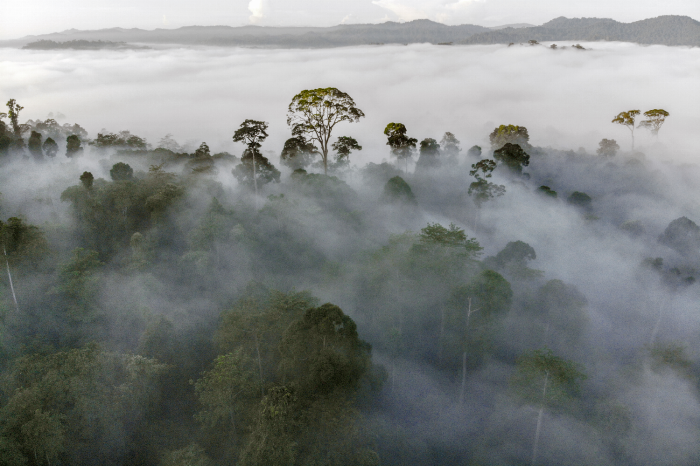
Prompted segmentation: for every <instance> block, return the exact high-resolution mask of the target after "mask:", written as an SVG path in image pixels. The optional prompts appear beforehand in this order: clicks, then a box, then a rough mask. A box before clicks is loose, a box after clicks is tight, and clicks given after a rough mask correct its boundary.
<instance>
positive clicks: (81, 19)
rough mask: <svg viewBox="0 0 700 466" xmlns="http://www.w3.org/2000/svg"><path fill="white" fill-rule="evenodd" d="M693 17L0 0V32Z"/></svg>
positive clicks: (295, 0) (499, 0)
mask: <svg viewBox="0 0 700 466" xmlns="http://www.w3.org/2000/svg"><path fill="white" fill-rule="evenodd" d="M661 15H685V16H690V17H692V18H694V19H697V20H700V1H698V0H663V1H661V0H585V1H570V0H535V1H525V0H197V1H192V0H186V1H184V0H58V1H57V0H21V1H13V0H0V39H14V38H19V37H22V36H25V35H29V34H44V33H50V32H58V31H63V30H66V29H71V28H75V29H102V28H110V27H122V28H141V29H155V28H177V27H181V26H191V25H205V26H206V25H228V26H242V25H246V24H259V25H263V26H333V25H336V24H340V23H379V22H384V21H389V20H391V21H410V20H413V19H419V18H428V19H432V20H434V21H439V22H442V23H445V24H479V25H482V26H497V25H501V24H509V23H523V22H524V23H532V24H537V25H539V24H542V23H544V22H546V21H549V20H550V19H552V18H556V17H558V16H566V17H570V18H571V17H599V18H600V17H605V18H613V19H616V20H618V21H623V22H631V21H637V20H640V19H646V18H652V17H656V16H661Z"/></svg>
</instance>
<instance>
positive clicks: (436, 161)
mask: <svg viewBox="0 0 700 466" xmlns="http://www.w3.org/2000/svg"><path fill="white" fill-rule="evenodd" d="M439 157H440V145H439V144H438V142H437V141H436V140H435V139H432V138H426V139H423V140H422V141H421V142H420V156H419V157H418V162H417V163H416V170H418V169H423V168H432V167H437V166H438V165H440V158H439Z"/></svg>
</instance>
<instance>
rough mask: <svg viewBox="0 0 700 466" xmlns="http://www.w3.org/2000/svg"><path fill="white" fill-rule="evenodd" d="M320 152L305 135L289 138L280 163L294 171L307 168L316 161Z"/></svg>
mask: <svg viewBox="0 0 700 466" xmlns="http://www.w3.org/2000/svg"><path fill="white" fill-rule="evenodd" d="M319 154H320V152H319V151H318V148H317V147H316V146H314V145H313V144H312V143H310V142H308V141H307V140H306V139H305V138H304V136H303V135H300V136H296V137H293V138H289V139H287V140H286V141H285V143H284V147H283V148H282V153H281V154H280V162H281V163H282V164H283V165H286V166H288V167H289V168H291V169H293V170H297V169H299V168H306V167H308V166H309V165H311V163H312V162H313V161H314V159H315V158H316V156H317V155H319Z"/></svg>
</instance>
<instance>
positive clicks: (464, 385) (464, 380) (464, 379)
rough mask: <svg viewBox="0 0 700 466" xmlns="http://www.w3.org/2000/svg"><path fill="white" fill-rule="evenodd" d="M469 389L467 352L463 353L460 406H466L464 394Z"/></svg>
mask: <svg viewBox="0 0 700 466" xmlns="http://www.w3.org/2000/svg"><path fill="white" fill-rule="evenodd" d="M466 389H467V350H464V351H463V352H462V388H461V390H460V391H459V405H460V406H462V405H463V404H464V393H465V391H466Z"/></svg>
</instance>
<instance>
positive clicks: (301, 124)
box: [287, 87, 365, 174]
mask: <svg viewBox="0 0 700 466" xmlns="http://www.w3.org/2000/svg"><path fill="white" fill-rule="evenodd" d="M364 116H365V114H364V113H363V112H362V110H360V109H359V108H357V106H356V105H355V101H354V100H353V99H352V97H350V96H349V95H348V94H346V93H344V92H342V91H339V90H338V89H336V88H334V87H327V88H319V89H311V90H304V91H301V92H300V93H299V94H297V95H295V96H294V97H293V98H292V102H291V103H290V104H289V109H288V112H287V124H288V125H289V126H290V127H291V128H292V133H293V134H295V135H296V134H304V135H308V137H309V139H310V140H311V141H316V142H318V144H319V146H320V149H321V158H322V159H323V171H324V173H325V174H327V173H328V149H329V143H330V140H331V133H332V132H333V128H335V126H336V125H337V124H338V123H341V122H343V121H349V122H351V123H352V122H358V121H360V118H362V117H364Z"/></svg>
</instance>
